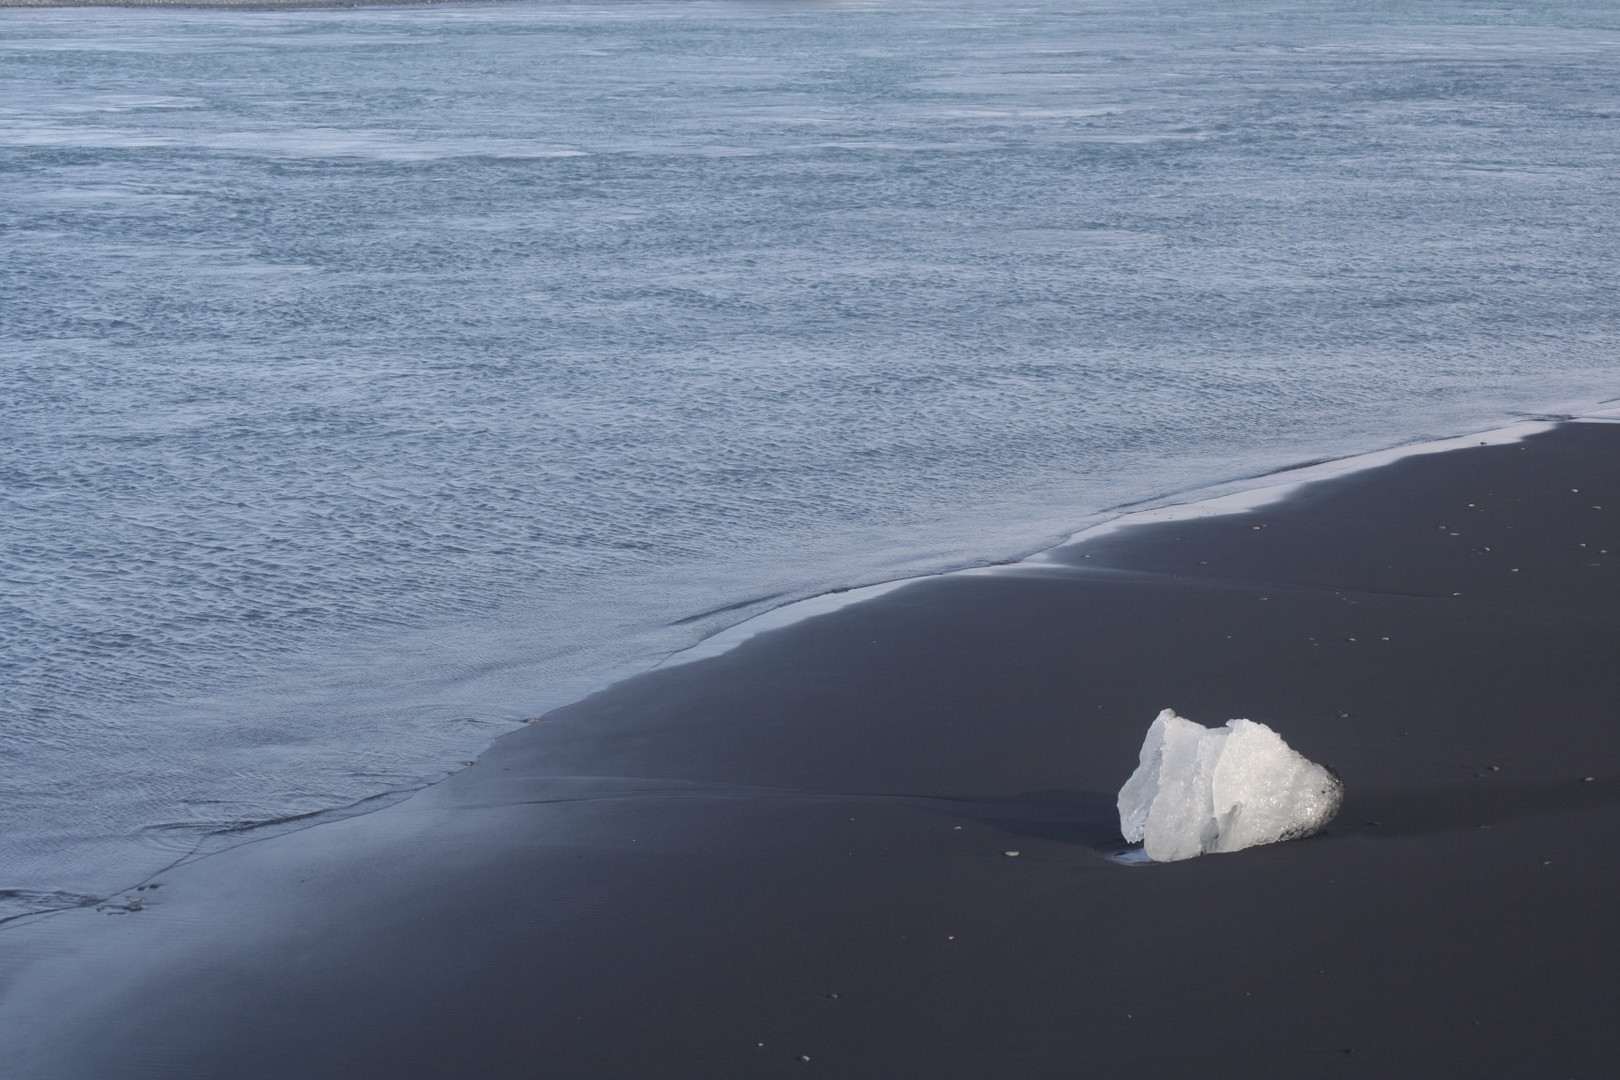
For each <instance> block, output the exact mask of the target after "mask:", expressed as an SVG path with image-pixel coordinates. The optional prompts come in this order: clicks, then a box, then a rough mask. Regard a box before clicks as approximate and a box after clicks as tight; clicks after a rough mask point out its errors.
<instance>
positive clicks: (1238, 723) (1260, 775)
mask: <svg viewBox="0 0 1620 1080" xmlns="http://www.w3.org/2000/svg"><path fill="white" fill-rule="evenodd" d="M1343 801H1344V785H1343V784H1342V783H1341V782H1340V781H1339V778H1338V777H1337V776H1335V775H1334V774H1333V772H1332V771H1331V770H1329V769H1326V768H1324V767H1323V766H1321V765H1318V764H1316V763H1315V762H1313V761H1310V760H1307V759H1306V758H1305V757H1303V756H1302V755H1300V754H1299V753H1297V752H1296V751H1294V750H1293V749H1291V748H1290V747H1289V745H1288V744H1287V743H1285V742H1283V740H1282V736H1280V735H1278V734H1277V733H1276V732H1275V731H1272V730H1271V729H1270V728H1269V727H1267V726H1266V725H1264V724H1257V723H1255V722H1254V721H1252V720H1229V721H1227V724H1226V726H1225V727H1224V728H1206V727H1204V726H1203V725H1202V724H1195V723H1193V722H1192V721H1191V720H1188V719H1185V718H1184V717H1180V716H1177V715H1176V714H1175V712H1174V710H1171V709H1165V710H1164V711H1163V712H1161V713H1160V714H1159V715H1158V718H1157V719H1155V720H1154V721H1153V724H1152V726H1151V727H1149V728H1148V733H1147V739H1146V740H1145V741H1144V742H1143V743H1142V757H1141V763H1140V764H1139V765H1137V767H1136V771H1135V772H1134V773H1132V774H1131V778H1130V779H1129V780H1127V781H1125V786H1124V787H1122V788H1120V791H1119V828H1120V831H1121V832H1122V833H1124V835H1125V839H1126V840H1129V841H1131V842H1132V843H1135V842H1138V841H1140V842H1141V843H1142V846H1143V850H1144V851H1145V852H1146V853H1147V856H1148V858H1150V859H1152V860H1153V861H1154V862H1174V861H1176V860H1178V859H1191V858H1193V857H1194V856H1197V855H1202V854H1204V853H1205V852H1210V851H1241V850H1242V849H1244V848H1246V847H1254V846H1255V845H1256V844H1272V843H1276V842H1277V841H1278V840H1294V839H1297V838H1299V837H1302V836H1309V835H1311V834H1312V833H1314V832H1318V831H1320V830H1321V829H1322V827H1323V826H1324V825H1326V824H1327V823H1328V822H1329V821H1332V820H1333V815H1334V814H1336V813H1338V812H1339V804H1340V803H1341V802H1343Z"/></svg>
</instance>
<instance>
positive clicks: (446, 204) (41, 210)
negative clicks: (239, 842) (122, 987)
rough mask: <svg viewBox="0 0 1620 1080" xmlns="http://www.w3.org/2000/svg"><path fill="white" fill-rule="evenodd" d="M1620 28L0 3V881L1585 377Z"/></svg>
mask: <svg viewBox="0 0 1620 1080" xmlns="http://www.w3.org/2000/svg"><path fill="white" fill-rule="evenodd" d="M1617 43H1620V9H1617V7H1616V5H1614V4H1609V3H1600V4H1593V3H1580V4H1529V5H1516V6H1513V7H1506V6H1503V7H1496V6H1491V5H1478V4H1445V3H1435V4H1425V5H1420V6H1418V7H1416V8H1414V7H1413V6H1412V5H1407V4H1393V3H1392V4H1354V5H1351V4H1337V5H1335V4H1328V5H1323V4H1294V3H1280V2H1265V0H1262V2H1258V3H1253V4H1245V5H1241V6H1239V5H1231V4H1224V3H1217V4H1208V3H1198V4H1175V3H1170V4H1151V5H1143V4H1138V3H1134V2H1123V0H1121V2H1102V3H1095V4H1086V5H1073V4H1067V3H1063V4H1060V3H1050V2H1042V0H1037V2H1033V3H1024V4H1019V5H1003V4H998V3H988V2H972V0H964V2H943V3H940V2H919V3H904V4H899V3H896V4H843V5H741V4H713V3H701V2H694V3H679V4H630V3H626V4H600V5H592V4H569V5H548V4H511V5H479V6H465V7H462V6H455V5H447V6H433V7H413V8H392V9H370V10H366V9H360V10H338V11H283V12H200V11H161V12H157V11H121V10H105V9H103V10H62V11H26V12H21V11H11V12H6V13H4V14H3V15H0V223H3V227H4V235H5V241H4V243H5V257H4V258H3V259H0V313H3V315H0V317H3V320H4V326H5V334H4V339H3V341H0V400H3V401H4V409H5V411H4V419H5V422H4V423H3V424H0V498H3V504H0V664H3V669H4V674H3V680H4V687H5V694H4V699H5V700H4V713H3V715H0V747H3V751H0V752H3V754H4V755H5V765H4V768H5V775H6V785H7V794H6V797H5V799H4V801H3V803H0V867H3V868H4V875H5V877H4V879H3V880H0V915H5V914H14V913H16V912H18V911H22V910H29V909H34V908H39V907H47V906H51V905H53V904H60V903H71V902H73V901H74V898H75V897H80V896H99V895H103V894H105V893H107V892H109V891H111V890H114V889H116V888H120V887H125V886H128V885H129V884H130V883H132V882H133V881H137V880H140V879H141V878H142V877H143V876H144V875H146V874H148V873H150V872H152V871H155V870H156V869H158V868H160V867H162V866H163V865H166V864H167V863H168V862H170V861H171V860H172V859H174V858H176V857H178V856H179V855H181V854H183V853H185V852H188V851H190V850H192V849H193V848H195V847H196V845H197V844H198V843H200V842H204V841H205V838H207V837H208V836H210V835H211V834H218V833H220V832H221V831H222V830H230V829H236V828H241V827H244V826H248V825H252V824H255V823H261V822H265V821H270V820H275V819H282V818H287V817H291V816H295V815H300V814H306V813H311V812H315V811H320V810H325V809H330V808H334V807H342V806H346V805H350V804H353V803H355V802H357V801H359V800H363V799H366V798H368V797H371V796H374V795H377V794H379V793H382V792H387V791H392V790H402V789H407V788H410V787H413V786H416V785H419V784H421V783H423V782H426V781H428V780H431V779H433V778H435V777H438V776H441V775H443V774H444V773H445V772H446V771H447V770H448V769H452V768H455V767H457V766H458V765H459V764H460V762H461V761H463V760H465V759H470V758H471V757H473V756H474V755H475V754H476V753H477V752H478V751H479V749H480V748H481V747H483V746H484V745H485V744H486V743H487V742H488V741H489V740H490V739H491V738H492V737H494V736H495V735H497V734H499V733H501V732H502V731H504V730H507V729H508V728H509V727H511V726H513V725H515V724H516V723H518V722H519V721H520V720H521V719H522V718H524V717H526V716H531V715H534V714H536V713H539V712H542V711H544V710H545V709H546V708H547V707H549V706H552V705H555V704H558V703H560V702H563V701H566V700H569V699H570V698H572V697H574V696H577V695H578V694H580V693H581V692H583V691H585V690H587V689H589V688H590V687H592V686H595V685H599V684H600V683H601V682H602V681H603V680H604V679H608V678H611V677H613V676H615V675H618V674H623V673H625V672H628V671H633V670H637V669H639V668H642V667H645V666H646V665H647V664H649V663H651V662H653V661H655V660H657V659H658V658H659V657H660V656H662V655H664V654H666V653H667V652H669V651H671V650H673V649H677V648H680V647H683V646H685V645H689V644H691V643H692V642H694V641H696V640H698V639H699V638H701V637H702V636H703V635H705V634H707V633H709V632H712V631H713V630H715V629H717V628H719V627H721V626H724V625H726V624H728V623H730V622H735V621H736V620H738V619H741V618H744V617H746V616H747V615H749V614H751V613H754V612H757V611H759V610H762V609H764V608H765V607H768V606H770V605H772V604H776V603H780V602H783V601H785V600H787V599H791V598H794V597H801V596H805V595H809V594H812V593H815V592H818V591H821V590H824V589H827V588H831V587H836V586H847V585H854V584H861V583H866V582H872V581H878V580H883V579H886V578H891V577H895V576H900V575H905V574H914V573H920V572H925V571H930V570H938V569H943V568H949V567H957V566H964V565H971V564H974V563H978V562H984V561H989V560H993V559H998V558H1005V557H1008V556H1012V555H1017V554H1021V553H1025V552H1028V551H1030V550H1033V549H1035V548H1038V547H1040V546H1043V545H1045V544H1047V543H1050V542H1051V541H1053V540H1055V539H1057V538H1059V537H1061V536H1062V535H1064V534H1065V533H1066V532H1068V531H1069V530H1071V529H1073V528H1075V527H1076V526H1077V525H1079V524H1080V523H1082V522H1083V521H1084V520H1085V519H1086V517H1087V515H1089V514H1092V513H1094V512H1096V511H1098V510H1100V509H1102V508H1105V507H1108V506H1111V505H1114V504H1117V503H1120V502H1123V501H1128V500H1133V499H1141V498H1147V497H1152V496H1154V495H1158V494H1162V493H1165V492H1169V491H1175V490H1182V489H1187V488H1192V487H1197V486H1199V485H1202V484H1205V483H1209V482H1212V481H1216V480H1221V479H1227V478H1231V477H1235V476H1242V475H1246V474H1252V473H1254V472H1258V471H1261V470H1265V469H1268V468H1273V467H1277V466H1280V465H1284V464H1288V463H1291V462H1295V461H1298V460H1301V459H1304V458H1315V457H1322V456H1330V455H1336V454H1342V453H1348V452H1352V451H1358V450H1365V449H1370V448H1374V447H1377V446H1382V445H1388V444H1390V443H1394V442H1399V441H1402V440H1408V439H1413V438H1418V437H1424V436H1430V435H1439V434H1447V433H1453V432H1459V431H1466V430H1472V429H1476V428H1483V427H1490V426H1494V425H1496V424H1498V423H1501V422H1503V421H1504V420H1506V419H1509V418H1511V417H1513V416H1516V415H1519V414H1522V413H1524V412H1536V411H1541V410H1547V409H1558V408H1566V407H1570V406H1572V405H1574V404H1578V403H1582V402H1588V401H1595V400H1598V399H1602V398H1605V397H1609V396H1612V395H1613V393H1614V387H1615V385H1616V367H1617V362H1616V356H1617V350H1616V344H1617V339H1620V334H1617V332H1616V322H1615V318H1614V314H1615V310H1614V299H1613V281H1614V280H1615V274H1616V269H1617V265H1616V264H1617V260H1616V254H1617V251H1620V220H1617V219H1620V190H1617V187H1620V184H1617V179H1616V178H1617V177H1620V172H1617V171H1616V168H1615V166H1616V146H1617V143H1616V137H1615V135H1616V123H1617V118H1620V92H1617V90H1616V87H1620V50H1617V49H1616V44H1617ZM1157 704H1159V703H1157V702H1147V703H1144V707H1156V706H1157Z"/></svg>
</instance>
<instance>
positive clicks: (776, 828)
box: [0, 424, 1620, 1080]
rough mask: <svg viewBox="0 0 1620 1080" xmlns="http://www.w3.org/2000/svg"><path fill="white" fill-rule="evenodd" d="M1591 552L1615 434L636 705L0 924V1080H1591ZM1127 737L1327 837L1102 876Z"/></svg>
mask: <svg viewBox="0 0 1620 1080" xmlns="http://www.w3.org/2000/svg"><path fill="white" fill-rule="evenodd" d="M1572 489H1578V490H1572ZM1469 504H1474V505H1472V506H1470V505H1469ZM1617 522H1620V425H1607V424H1568V425H1564V426H1562V427H1560V428H1557V429H1555V430H1553V431H1551V432H1548V433H1546V434H1542V435H1537V436H1534V437H1532V438H1530V439H1529V440H1528V441H1527V442H1525V443H1523V444H1519V445H1511V446H1489V447H1485V446H1482V447H1476V448H1471V449H1466V450H1461V451H1454V452H1450V453H1446V454H1440V455H1432V456H1426V457H1418V458H1411V459H1408V460H1405V461H1402V462H1398V463H1396V464H1393V465H1388V466H1385V467H1382V468H1379V469H1376V470H1371V471H1368V472H1364V473H1360V474H1356V475H1354V476H1351V477H1348V478H1344V479H1340V480H1336V481H1332V482H1329V483H1326V484H1321V485H1317V486H1314V487H1310V488H1307V489H1305V490H1304V491H1303V492H1301V493H1300V494H1298V495H1296V496H1295V497H1293V498H1292V499H1291V500H1289V501H1288V502H1286V503H1284V504H1280V505H1276V506H1271V507H1267V508H1265V509H1262V510H1258V511H1254V512H1252V513H1249V514H1245V515H1238V516H1233V517H1228V518H1216V519H1209V520H1205V521H1202V522H1198V523H1193V524H1169V525H1157V526H1152V527H1148V528H1144V529H1140V530H1133V531H1130V532H1125V533H1121V534H1118V535H1116V536H1113V537H1110V538H1106V539H1102V540H1099V541H1096V542H1095V543H1093V544H1091V545H1088V546H1086V547H1084V548H1082V549H1079V551H1072V552H1070V553H1068V554H1067V555H1065V556H1064V557H1063V558H1060V559H1058V560H1056V561H1054V562H1052V563H1051V564H1049V565H1046V566H1044V567H1041V566H1029V567H1019V568H1011V569H1008V570H1006V571H1005V572H1001V573H998V574H996V575H986V576H975V575H965V576H955V577H949V578H942V579H935V580H930V581H926V582H921V583H918V584H915V585H912V586H908V587H906V588H903V589H901V590H898V591H896V592H893V593H891V594H889V595H887V596H884V597H882V598H879V599H876V600H873V601H870V602H867V603H864V604H860V605H856V606H853V607H850V608H846V609H844V610H842V611H839V612H836V613H833V614H828V615H823V616H820V617H817V618H815V619H811V620H809V621H806V622H803V623H801V624H799V625H797V626H794V627H791V628H789V629H786V630H782V631H777V632H774V633H771V634H767V635H762V636H760V637H757V638H755V639H753V640H752V641H750V642H748V643H747V644H745V645H743V646H741V647H739V648H738V649H736V650H735V651H733V652H731V653H728V654H726V655H724V656H721V657H719V658H715V659H711V660H706V661H702V662H699V663H694V664H689V665H687V666H684V667H678V668H673V669H669V670H665V671H662V672H655V673H653V674H650V675H647V676H643V677H640V678H637V679H633V680H630V681H628V682H625V683H623V684H620V685H619V686H617V687H615V688H613V689H611V690H609V691H606V692H604V693H602V694H599V695H597V696H595V697H592V698H590V699H588V700H586V701H584V702H582V703H580V704H578V705H575V706H572V707H570V708H567V709H564V710H561V711H560V712H557V713H554V714H552V715H551V716H550V717H548V718H546V719H544V720H542V721H541V722H539V723H536V724H534V725H533V726H531V727H530V728H527V729H525V730H523V731H521V732H519V733H517V734H515V735H513V736H510V737H508V738H506V739H503V740H501V741H500V742H499V743H497V744H496V745H495V746H494V747H493V748H492V749H491V750H490V751H489V752H488V753H486V754H485V755H484V757H483V758H482V759H481V760H480V762H479V763H478V764H477V765H476V766H475V767H473V768H470V769H468V770H466V771H464V772H462V773H460V774H458V775H457V776H456V777H454V778H452V779H451V780H449V781H447V782H445V783H444V784H441V785H439V786H437V787H435V788H431V789H429V790H427V791H424V792H422V793H420V794H419V795H417V796H416V797H414V798H412V799H410V800H408V801H406V802H404V803H400V804H397V805H395V806H392V807H389V808H388V809H385V810H382V811H379V812H377V813H374V814H369V815H366V816H363V817H357V818H351V819H349V820H346V821H340V822H335V823H330V824H326V825H322V826H319V827H316V828H312V829H309V830H306V831H304V832H301V833H297V834H294V835H290V836H282V837H278V838H273V839H268V840H265V841H262V842H259V843H253V844H248V845H246V846H243V847H240V848H237V849H234V850H231V851H228V852H226V853H223V854H220V855H216V856H213V857H210V858H207V859H204V860H200V861H198V862H195V863H193V864H190V865H188V866H184V867H181V868H179V869H176V870H173V871H171V872H169V873H167V874H165V875H162V876H161V877H160V878H159V879H157V881H158V883H159V884H160V885H161V887H159V888H151V889H145V890H142V891H138V892H136V891H132V892H130V893H129V894H127V896H120V897H118V898H116V900H117V902H119V903H123V902H124V901H125V900H127V899H128V898H139V899H140V900H141V901H142V903H141V905H140V907H141V910H139V911H134V912H129V911H122V910H116V909H114V908H113V907H112V906H111V905H110V904H109V906H108V907H106V908H104V909H103V910H101V911H96V910H90V909H86V910H79V911H73V912H67V913H62V914H58V915H55V916H50V917H45V918H33V919H29V920H22V921H19V922H15V923H12V924H8V925H7V926H5V927H0V995H3V996H0V1047H4V1048H5V1050H4V1055H5V1058H6V1060H7V1064H6V1066H5V1067H4V1075H5V1076H7V1077H16V1078H18V1080H46V1078H50V1080H61V1078H73V1080H91V1078H94V1080H103V1078H111V1077H117V1078H120V1080H131V1078H137V1077H169V1078H173V1077H183V1078H188V1080H189V1078H197V1080H204V1078H206V1080H226V1078H229V1080H236V1078H244V1080H245V1078H260V1077H263V1078H270V1077H275V1078H294V1077H296V1078H309V1080H315V1078H322V1080H324V1078H332V1080H339V1078H342V1080H367V1078H373V1077H375V1078H379V1080H382V1078H388V1080H408V1078H424V1080H425V1078H445V1077H468V1078H480V1080H483V1078H488V1080H505V1078H530V1077H535V1078H539V1077H545V1078H559V1080H572V1078H604V1080H606V1078H632V1077H633V1078H638V1080H641V1078H660V1077H681V1078H686V1077H690V1078H715V1077H753V1076H759V1077H774V1076H813V1075H820V1076H833V1077H872V1078H885V1080H896V1078H912V1077H915V1078H919V1080H921V1078H928V1080H943V1078H953V1077H961V1078H974V1080H980V1078H985V1077H1029V1078H1044V1077H1054V1078H1055V1077H1065V1078H1068V1077H1076V1076H1081V1077H1121V1078H1126V1077H1129V1078H1136V1080H1145V1078H1156V1077H1199V1078H1219V1077H1232V1078H1255V1077H1288V1078H1297V1077H1379V1078H1391V1077H1434V1076H1467V1077H1474V1078H1478V1077H1597V1076H1606V1075H1613V1070H1614V1067H1615V1066H1614V1063H1615V1061H1616V1060H1620V1024H1617V1020H1620V967H1617V964H1620V527H1617ZM1583 544H1584V545H1585V546H1581V545H1583ZM1082 553H1084V554H1086V555H1089V556H1090V557H1089V558H1082V557H1081V554H1082ZM1456 594H1460V595H1456ZM1386 639H1387V640H1386ZM1165 706H1173V707H1175V708H1176V709H1177V710H1178V711H1180V712H1181V713H1182V714H1183V715H1187V716H1190V717H1193V718H1194V719H1197V720H1200V721H1203V722H1205V723H1210V724H1217V723H1220V722H1222V721H1224V720H1226V719H1228V718H1230V717H1235V716H1247V717H1251V718H1253V719H1256V720H1262V721H1264V722H1266V723H1269V724H1271V725H1273V726H1274V727H1276V728H1278V729H1279V730H1280V731H1281V732H1282V733H1283V734H1284V736H1285V737H1286V738H1288V739H1289V741H1290V742H1291V743H1292V744H1293V745H1294V746H1296V747H1297V748H1298V749H1300V750H1301V751H1302V752H1304V753H1305V754H1307V755H1308V756H1310V757H1312V758H1314V759H1316V760H1319V761H1323V762H1326V763H1328V764H1331V765H1333V766H1335V767H1336V768H1337V769H1338V770H1339V771H1340V773H1341V774H1342V775H1343V777H1344V779H1345V782H1346V785H1347V789H1348V798H1347V801H1346V804H1345V808H1344V811H1343V813H1342V814H1341V816H1340V818H1339V820H1338V821H1337V822H1336V823H1335V824H1334V825H1333V826H1332V827H1331V828H1330V829H1329V831H1328V832H1327V833H1326V834H1325V835H1323V836H1320V837H1317V838H1314V839H1312V840H1307V841H1302V842H1296V843H1291V844H1283V845H1277V846H1274V847H1269V848H1259V849H1254V850H1251V851H1248V852H1242V853H1239V854H1235V855H1225V856H1211V857H1206V858H1202V859H1197V860H1193V861H1190V862H1186V863H1179V864H1174V865H1170V866H1143V867H1129V866H1123V865H1120V864H1118V863H1117V862H1115V861H1112V860H1111V859H1110V858H1109V857H1108V852H1110V851H1111V850H1114V848H1115V846H1116V845H1117V842H1118V833H1117V822H1116V821H1115V819H1114V813H1113V794H1114V792H1115V791H1116V790H1117V788H1118V787H1119V785H1120V783H1122V782H1123V780H1124V778H1125V777H1126V776H1127V775H1128V774H1129V773H1130V771H1131V769H1132V768H1133V767H1134V764H1135V755H1136V750H1137V747H1138V745H1139V743H1140V740H1141V736H1142V734H1143V732H1144V731H1145V729H1146V727H1147V724H1148V722H1149V721H1150V720H1151V719H1152V718H1153V716H1154V714H1155V713H1156V712H1157V711H1158V710H1159V709H1160V708H1163V707H1165ZM1587 778H1591V779H1587ZM1009 852H1017V854H1016V855H1010V854H1007V853H1009ZM806 1059H808V1060H806Z"/></svg>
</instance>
